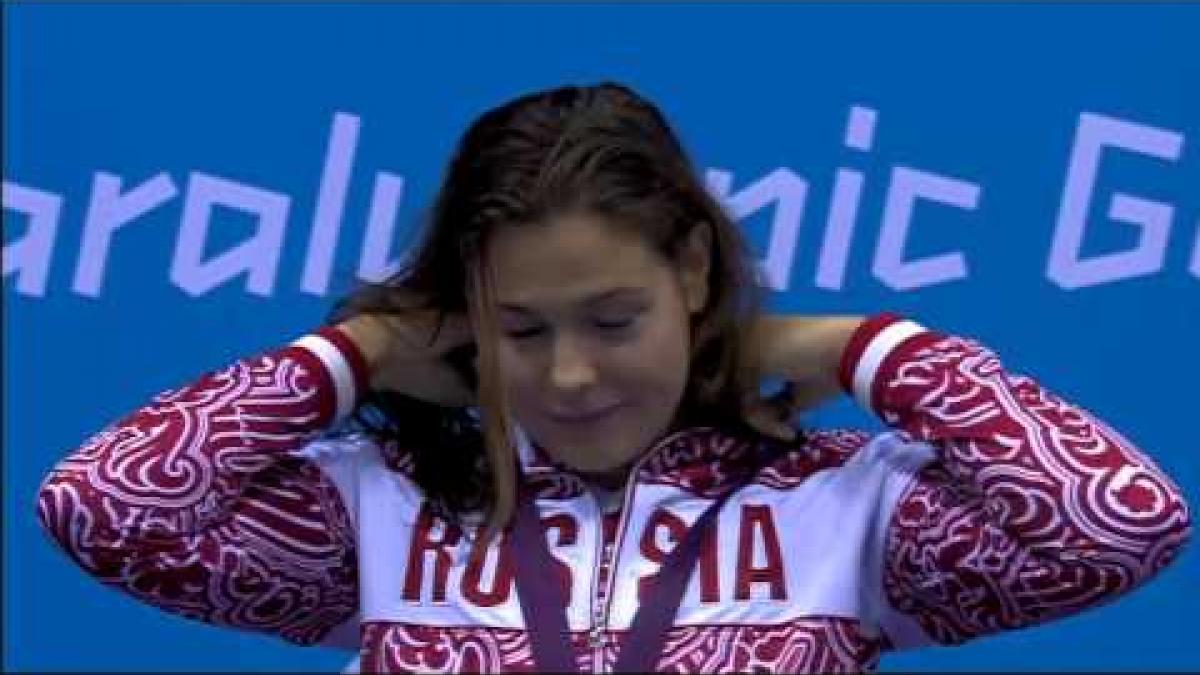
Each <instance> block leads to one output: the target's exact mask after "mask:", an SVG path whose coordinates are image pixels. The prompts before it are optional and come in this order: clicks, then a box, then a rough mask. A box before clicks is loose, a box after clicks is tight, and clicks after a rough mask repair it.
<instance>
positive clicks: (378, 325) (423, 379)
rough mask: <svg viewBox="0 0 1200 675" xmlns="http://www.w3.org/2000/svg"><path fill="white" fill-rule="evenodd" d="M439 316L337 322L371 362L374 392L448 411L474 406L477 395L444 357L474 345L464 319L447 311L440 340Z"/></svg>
mask: <svg viewBox="0 0 1200 675" xmlns="http://www.w3.org/2000/svg"><path fill="white" fill-rule="evenodd" d="M437 318H438V317H437V314H436V312H434V311H432V310H420V311H413V312H409V313H407V314H405V315H404V316H397V315H391V314H382V313H364V314H358V315H355V316H353V317H351V318H350V319H347V320H345V321H343V322H342V323H340V324H338V326H337V327H338V328H339V329H340V330H341V331H342V332H344V333H345V334H346V335H347V336H349V337H350V339H351V340H353V341H354V343H355V344H356V345H357V346H358V348H359V350H360V351H361V352H362V354H363V357H364V358H365V360H366V362H367V369H368V371H369V372H370V388H371V389H372V390H384V391H394V392H398V393H401V394H405V395H407V396H411V397H413V398H416V399H420V400H423V401H428V402H430V403H436V404H438V405H443V406H446V407H463V406H469V405H475V404H476V396H475V392H474V391H472V389H471V387H470V385H469V383H468V382H466V381H464V379H463V376H462V375H461V374H460V373H459V371H458V370H456V369H455V368H454V367H453V366H452V365H451V364H450V362H449V361H448V360H447V359H446V357H447V355H448V354H449V353H450V352H451V350H453V349H455V348H456V347H463V346H466V345H470V344H471V343H473V342H474V334H473V333H472V330H471V325H470V322H469V320H468V319H467V317H466V316H465V315H459V314H453V313H447V314H446V315H445V317H444V318H443V321H442V325H441V329H440V330H438V331H437V339H436V340H434V341H433V342H432V343H430V338H432V337H433V335H434V331H435V330H437Z"/></svg>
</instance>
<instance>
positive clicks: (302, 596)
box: [37, 328, 365, 644]
mask: <svg viewBox="0 0 1200 675" xmlns="http://www.w3.org/2000/svg"><path fill="white" fill-rule="evenodd" d="M364 379H365V366H364V364H363V362H362V356H361V355H360V354H359V353H358V352H357V350H356V349H355V347H354V346H353V344H352V343H351V342H350V341H349V340H348V339H347V338H346V337H345V336H344V335H343V334H342V333H340V332H339V331H337V330H336V329H333V328H324V329H321V330H320V331H318V332H317V333H314V334H312V335H308V336H305V337H304V338H302V339H300V340H298V341H297V342H296V343H294V344H292V345H291V346H288V347H286V348H283V349H279V350H277V351H273V352H271V353H267V354H264V355H261V356H257V357H254V358H247V359H243V360H240V361H238V362H236V363H234V364H233V365H231V366H229V367H227V368H225V369H223V370H218V371H214V372H211V373H208V374H206V375H204V376H203V377H201V378H200V379H199V380H197V381H196V382H194V383H192V384H191V385H189V386H186V387H183V388H181V389H177V390H173V391H167V392H164V393H162V394H159V395H158V396H156V397H155V398H154V399H153V400H152V401H151V402H150V403H149V404H148V405H146V406H145V407H142V408H141V409H139V410H137V411H135V412H134V413H132V414H131V415H129V416H128V417H125V418H124V419H122V420H120V421H118V422H116V423H115V424H113V425H111V426H109V427H108V428H106V429H105V430H103V431H101V432H100V433H99V434H97V435H95V436H94V437H92V438H91V439H89V440H88V441H87V442H86V443H85V444H84V445H83V447H81V448H80V449H78V450H77V451H75V452H74V453H72V454H71V455H70V456H68V457H67V458H66V459H64V460H62V461H61V462H59V463H58V465H57V466H55V467H54V468H53V470H51V472H50V474H49V475H48V476H47V477H46V479H45V481H44V482H43V484H42V487H41V490H40V492H39V494H38V501H37V510H38V516H39V518H40V520H41V523H42V526H43V527H44V528H45V529H46V531H47V532H48V533H49V534H50V535H51V536H52V537H53V538H54V539H55V540H56V541H57V542H58V544H59V545H60V546H61V547H62V548H63V549H64V550H65V551H66V553H67V554H68V555H69V556H70V557H71V558H72V559H73V560H74V561H75V562H76V563H77V564H79V566H80V567H82V568H83V569H84V570H85V571H86V572H87V573H88V574H91V575H92V576H94V577H96V578H97V579H99V580H100V581H101V582H103V583H105V584H107V585H109V586H112V587H114V588H117V589H119V590H121V591H124V592H126V593H128V594H130V595H132V596H133V597H135V598H137V599H139V600H142V601H144V602H147V603H149V604H151V605H155V606H157V607H159V608H161V609H164V610H166V611H168V612H173V613H176V614H179V615H182V616H184V617H188V618H191V619H197V620H201V621H207V622H211V623H214V624H219V625H225V626H232V627H238V628H243V629H249V630H255V631H265V632H269V633H273V634H276V635H279V636H281V637H283V638H285V639H287V640H289V641H292V642H296V643H299V644H311V643H314V642H316V641H318V640H320V639H321V638H322V637H324V636H325V635H326V634H327V633H328V632H329V631H330V629H332V628H333V627H335V626H337V625H338V624H339V623H341V622H342V621H345V620H346V619H347V618H349V617H351V616H353V615H354V613H355V611H356V609H357V606H358V593H357V586H358V584H357V565H356V553H355V544H354V535H353V530H352V527H351V525H350V521H349V519H348V513H347V511H346V509H345V508H344V506H343V504H342V502H341V499H340V498H339V496H338V493H337V490H336V488H335V486H334V485H333V484H332V483H331V482H330V481H329V480H328V478H327V477H326V476H325V475H324V474H323V473H322V472H321V470H320V469H319V468H318V467H317V466H316V465H315V464H314V463H312V462H311V461H310V460H308V459H304V458H302V457H300V456H297V453H298V451H299V450H300V449H301V448H302V447H303V446H304V445H305V444H306V443H307V442H308V441H309V440H310V439H311V438H313V437H314V436H316V435H317V434H318V433H319V432H321V431H322V430H324V429H325V428H327V427H328V426H329V425H330V424H331V423H332V422H334V421H335V420H336V419H338V418H340V417H342V416H344V415H346V414H348V412H349V411H350V410H351V409H352V407H353V404H354V400H355V396H356V393H357V392H358V391H361V390H362V383H363V381H364Z"/></svg>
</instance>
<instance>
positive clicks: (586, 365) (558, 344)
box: [550, 336, 596, 391]
mask: <svg viewBox="0 0 1200 675" xmlns="http://www.w3.org/2000/svg"><path fill="white" fill-rule="evenodd" d="M551 359H552V361H551V364H550V381H551V384H553V385H554V387H555V388H556V389H559V390H562V391H577V390H580V389H583V388H586V387H588V386H589V385H591V384H593V383H594V382H595V381H596V368H595V366H594V365H593V364H592V360H591V358H590V357H589V355H588V354H587V350H586V349H584V348H583V346H582V345H580V344H579V342H578V341H577V340H575V339H573V338H571V337H570V336H561V337H556V339H555V341H554V347H553V354H552V356H551Z"/></svg>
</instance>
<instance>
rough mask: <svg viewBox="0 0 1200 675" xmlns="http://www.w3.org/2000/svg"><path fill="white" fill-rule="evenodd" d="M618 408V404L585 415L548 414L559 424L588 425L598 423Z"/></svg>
mask: <svg viewBox="0 0 1200 675" xmlns="http://www.w3.org/2000/svg"><path fill="white" fill-rule="evenodd" d="M620 407H621V405H620V404H619V403H618V404H615V405H610V406H607V407H605V408H600V409H598V410H593V411H589V412H586V413H568V414H560V413H550V417H551V419H553V420H554V421H556V422H558V423H560V424H589V423H591V422H598V421H600V420H602V419H604V418H606V417H608V416H609V415H610V414H612V413H613V412H614V411H616V410H617V408H620Z"/></svg>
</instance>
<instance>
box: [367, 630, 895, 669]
mask: <svg viewBox="0 0 1200 675" xmlns="http://www.w3.org/2000/svg"><path fill="white" fill-rule="evenodd" d="M615 637H616V638H617V639H616V640H615V641H609V643H608V644H607V645H606V646H605V649H604V651H603V659H604V664H603V666H602V670H603V671H604V672H611V670H612V667H613V666H614V664H616V661H617V656H618V655H619V654H620V646H621V641H622V640H623V639H624V637H625V635H624V634H623V633H617V634H615ZM587 638H588V635H587V633H586V632H582V631H580V632H573V633H572V634H571V642H572V646H573V647H574V653H575V663H576V667H577V668H578V669H579V670H580V671H581V672H595V670H596V668H595V664H594V663H593V662H592V661H593V659H594V658H595V653H596V652H595V650H593V649H591V648H590V647H589V646H588V641H587ZM363 654H364V655H365V658H364V659H363V661H362V662H361V664H360V665H361V668H362V672H364V673H396V672H435V673H462V672H480V673H494V672H501V671H503V672H535V671H537V666H536V665H535V664H534V662H533V652H532V650H531V648H530V644H529V634H528V633H527V632H525V631H523V630H505V629H496V628H474V627H455V628H434V627H429V626H414V625H402V624H381V623H368V624H366V625H365V626H364V630H363ZM878 659H879V645H878V641H877V640H870V639H867V638H865V637H864V636H863V635H861V634H860V633H859V631H858V622H856V621H853V620H849V619H842V618H812V619H801V620H797V621H791V622H788V623H786V624H783V625H779V626H688V627H681V628H674V629H672V630H671V631H670V632H669V633H668V634H667V638H666V641H665V644H664V645H663V657H662V658H661V659H660V660H659V662H658V666H657V670H658V671H659V672H676V673H713V672H772V673H779V672H784V673H786V672H810V673H843V672H860V671H862V670H863V669H872V668H874V667H875V666H876V665H877V663H878Z"/></svg>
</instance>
